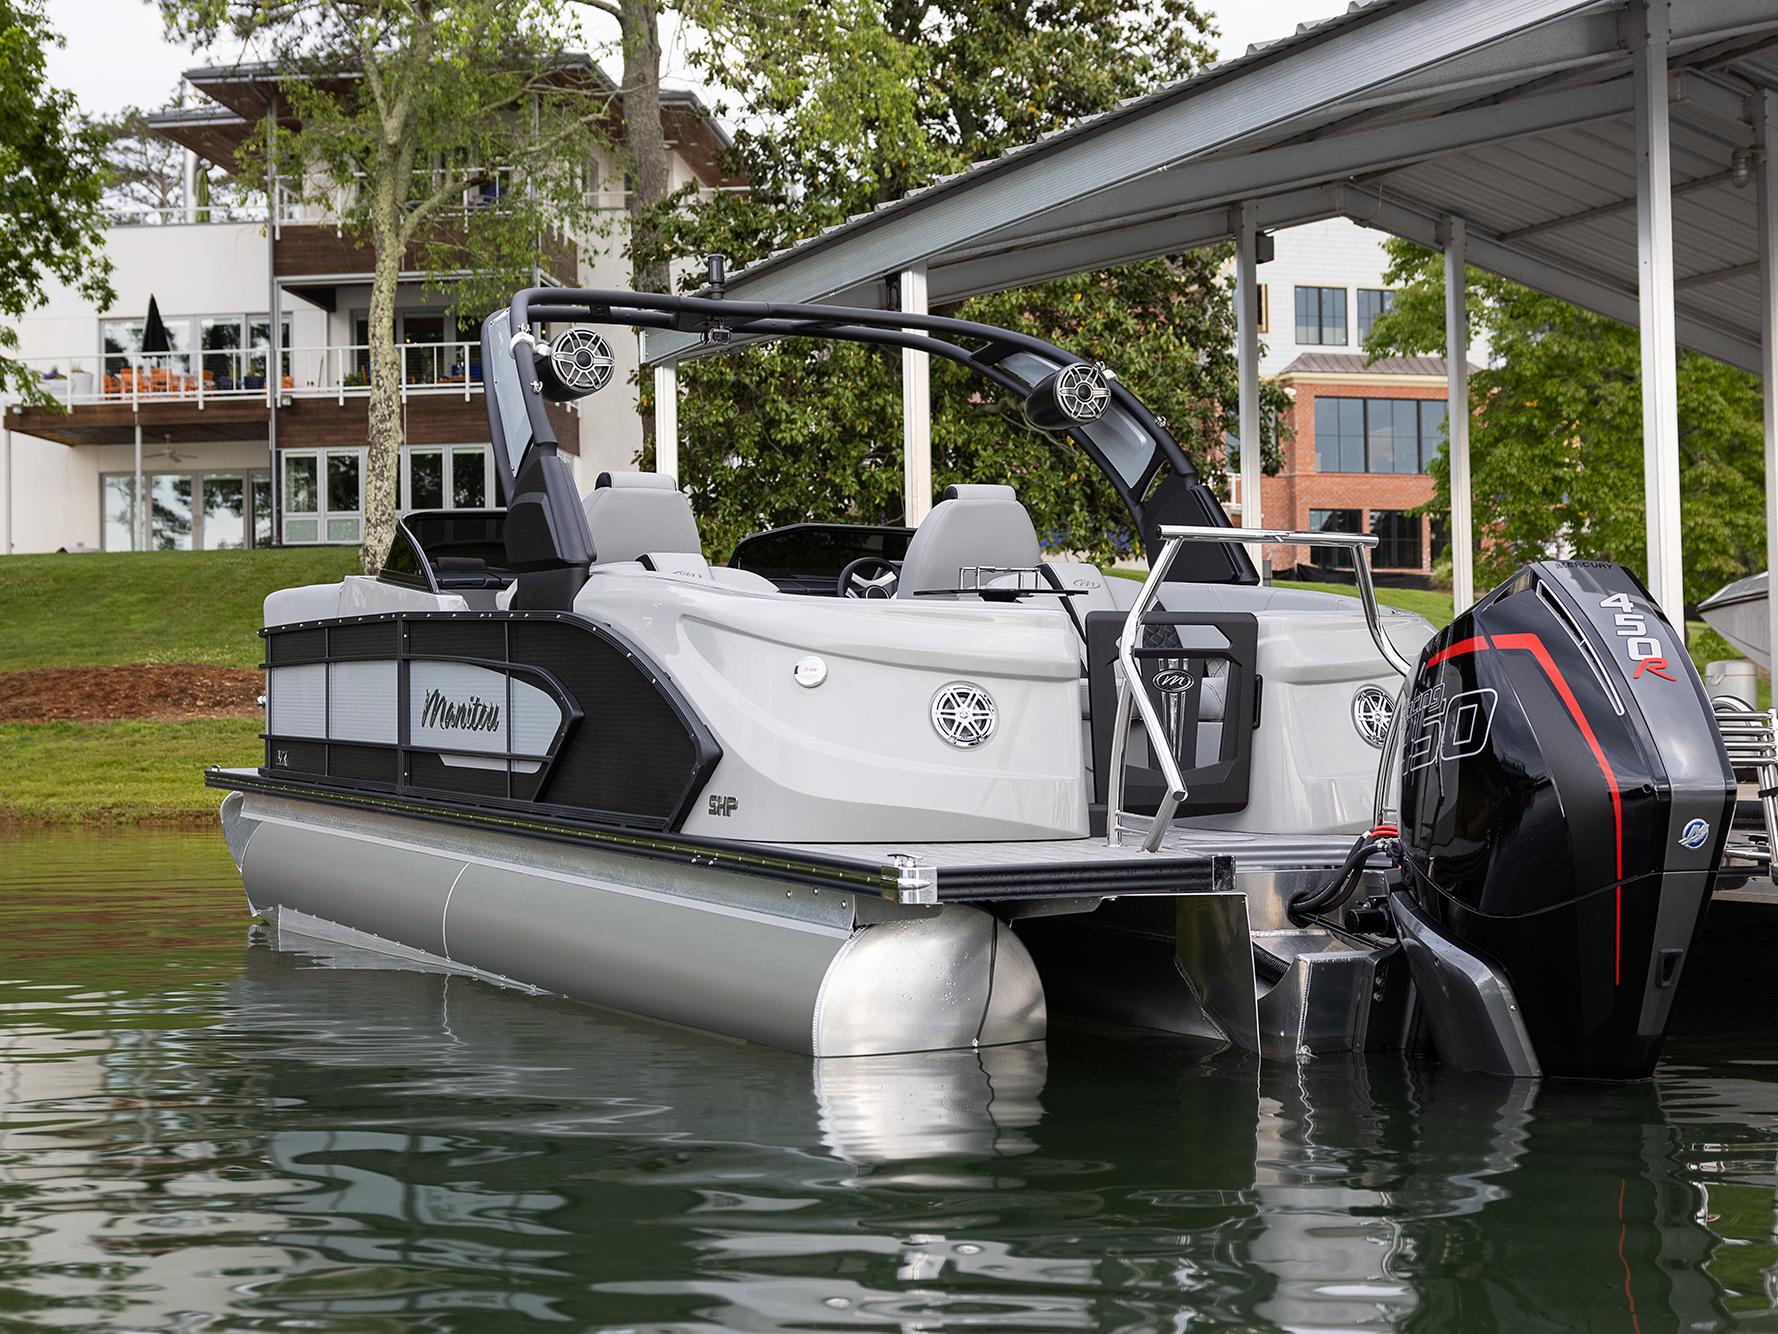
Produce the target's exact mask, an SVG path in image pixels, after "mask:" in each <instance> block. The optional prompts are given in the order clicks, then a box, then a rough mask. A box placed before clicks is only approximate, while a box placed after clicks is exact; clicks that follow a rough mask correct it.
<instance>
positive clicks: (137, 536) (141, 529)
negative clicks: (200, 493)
mask: <svg viewBox="0 0 1778 1334" xmlns="http://www.w3.org/2000/svg"><path fill="white" fill-rule="evenodd" d="M324 480H325V479H324ZM135 486H136V490H135V492H134V495H135V500H134V501H133V502H132V503H131V505H130V517H131V519H132V520H133V522H131V524H130V528H131V529H132V537H131V546H130V550H131V551H147V550H148V497H147V496H145V495H143V494H142V416H141V414H140V413H137V415H136V482H135Z"/></svg>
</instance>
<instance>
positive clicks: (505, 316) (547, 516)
mask: <svg viewBox="0 0 1778 1334" xmlns="http://www.w3.org/2000/svg"><path fill="white" fill-rule="evenodd" d="M708 263H709V269H708V280H707V283H706V286H705V288H704V290H703V292H702V293H700V294H698V295H689V296H686V295H671V294H666V293H656V292H630V291H623V290H620V289H610V290H606V289H576V288H561V287H534V288H529V289H527V290H525V291H522V292H520V293H518V295H516V296H515V297H513V299H512V304H511V305H510V307H508V308H507V309H506V310H501V311H496V312H495V313H494V314H492V315H490V316H489V317H488V318H487V320H486V321H485V322H484V323H483V325H482V362H483V365H484V367H485V368H486V370H485V371H484V379H485V383H486V386H487V390H488V393H487V402H488V423H489V429H490V431H491V433H492V438H493V442H494V454H495V458H496V460H497V461H498V464H499V466H498V468H497V469H496V471H497V472H498V473H499V475H500V486H501V490H502V492H503V495H504V498H505V500H506V506H507V518H506V525H505V533H506V546H507V563H508V565H509V567H510V568H511V569H512V570H513V571H514V572H515V573H516V574H517V575H518V589H517V591H516V593H515V597H514V602H513V606H514V608H515V609H519V610H525V609H530V610H550V609H554V610H565V609H567V608H569V607H571V606H572V605H573V601H574V595H575V594H576V593H577V592H578V591H579V589H580V587H581V585H582V584H584V583H585V582H586V578H587V572H588V569H589V567H590V566H591V564H592V562H593V561H594V560H595V559H596V558H597V552H595V551H594V549H593V541H592V534H591V532H590V531H589V530H588V527H587V523H586V517H585V514H584V512H583V511H582V509H581V501H580V495H579V491H578V489H577V488H576V486H575V483H574V477H573V474H572V472H571V471H570V470H569V468H568V465H567V463H566V462H565V461H564V460H563V459H562V458H561V457H560V456H559V454H558V451H557V442H556V433H555V427H554V426H553V424H552V423H551V421H550V419H549V413H548V404H549V403H551V402H567V401H571V400H573V399H577V398H583V397H585V396H586V395H587V394H588V393H590V392H592V391H593V388H596V387H597V386H593V387H588V386H587V385H586V384H584V383H573V382H571V380H572V379H573V377H572V376H564V375H563V374H561V373H560V371H561V367H562V363H561V361H560V360H559V359H555V358H553V353H554V352H555V348H553V347H552V344H551V339H550V337H549V335H548V333H547V328H548V326H550V325H574V326H582V325H595V326H596V325H609V326H615V327H619V328H630V329H669V330H673V331H675V332H679V333H695V334H698V335H699V336H700V337H701V338H702V339H703V340H704V341H705V343H707V344H710V345H713V346H718V347H721V346H726V345H728V344H730V343H731V342H733V341H735V340H738V339H739V340H747V341H754V340H759V339H768V338H819V339H831V340H835V341H840V342H852V343H870V344H876V345H880V346H885V347H901V348H911V349H913V350H916V351H921V352H927V353H930V354H932V355H933V356H939V357H947V358H949V359H950V360H952V361H955V362H957V363H959V364H961V365H963V366H967V367H969V368H970V369H971V370H973V371H975V372H976V373H977V374H978V375H980V376H982V377H983V378H984V379H986V380H988V381H989V382H991V383H992V384H994V385H996V386H998V387H1000V388H1001V389H1004V390H1006V391H1008V392H1010V393H1012V394H1015V395H1017V396H1018V398H1019V399H1020V400H1021V402H1022V403H1023V404H1024V409H1025V417H1026V420H1027V421H1028V422H1029V424H1030V425H1031V426H1032V427H1033V428H1034V429H1036V430H1040V431H1044V432H1047V433H1049V434H1050V435H1052V436H1054V437H1055V438H1056V439H1057V440H1058V441H1059V442H1061V443H1073V444H1075V445H1078V446H1079V447H1080V448H1081V449H1083V450H1084V451H1085V452H1086V453H1087V455H1088V457H1089V458H1091V459H1092V461H1093V463H1094V464H1095V465H1096V466H1097V467H1098V468H1099V470H1100V471H1101V472H1102V473H1104V475H1105V476H1106V478H1107V479H1108V480H1109V481H1110V483H1111V485H1112V487H1113V488H1114V489H1115V490H1116V492H1117V494H1118V496H1119V498H1120V499H1122V501H1123V502H1124V505H1125V507H1126V508H1127V509H1128V510H1129V513H1130V516H1131V519H1132V520H1133V521H1134V525H1135V531H1136V532H1137V533H1139V534H1141V536H1142V540H1143V543H1144V546H1145V547H1146V549H1147V550H1148V552H1149V554H1150V555H1151V556H1152V555H1153V553H1154V552H1155V550H1157V549H1158V546H1159V538H1158V536H1157V530H1158V528H1159V527H1160V526H1161V525H1162V524H1198V525H1206V524H1208V525H1214V526H1218V527H1227V526H1228V518H1227V516H1226V515H1225V514H1224V513H1223V510H1222V506H1221V504H1220V503H1219V502H1218V501H1217V499H1216V496H1215V494H1214V493H1213V492H1212V491H1211V490H1210V488H1209V487H1207V486H1205V485H1204V484H1203V482H1202V481H1200V479H1199V477H1198V473H1197V470H1196V468H1194V467H1193V466H1192V462H1191V460H1190V459H1189V458H1188V457H1187V456H1186V454H1185V451H1184V450H1182V449H1181V448H1180V447H1179V443H1178V441H1176V440H1175V439H1174V438H1173V436H1172V435H1171V434H1170V433H1169V432H1168V430H1167V428H1166V425H1165V423H1164V422H1162V421H1161V420H1160V419H1159V418H1157V417H1156V416H1155V415H1154V414H1153V413H1151V412H1150V411H1149V410H1148V409H1147V408H1146V407H1144V406H1143V404H1142V403H1141V401H1140V400H1139V399H1137V397H1136V396H1135V395H1134V394H1132V393H1131V392H1130V391H1129V389H1127V388H1126V387H1125V386H1124V385H1123V384H1122V383H1121V382H1120V381H1119V380H1117V379H1116V377H1115V376H1113V375H1111V374H1108V373H1106V372H1105V371H1104V369H1103V368H1102V367H1098V366H1094V365H1091V364H1089V363H1087V362H1085V361H1083V360H1082V359H1081V358H1079V357H1076V356H1074V355H1073V354H1072V353H1069V352H1067V351H1065V350H1064V349H1062V348H1060V347H1057V346H1056V345H1055V344H1053V343H1048V342H1045V341H1043V340H1042V339H1040V338H1033V337H1031V336H1030V335H1028V334H1022V333H1018V332H1015V331H1014V330H1011V329H1001V328H997V327H995V326H994V325H991V324H978V323H975V322H974V321H971V320H959V319H952V318H949V317H947V316H942V315H920V314H914V313H911V312H904V311H893V310H872V309H867V308H863V307H850V306H824V305H800V304H777V303H772V302H761V301H731V300H728V299H727V298H726V297H725V295H724V292H725V289H726V286H727V278H726V264H725V262H724V261H723V259H722V257H721V256H711V257H710V259H709V262H708ZM1083 391H1084V392H1083ZM810 443H811V456H812V466H817V467H819V466H820V442H819V441H812V442H810ZM1163 474H1164V475H1163ZM1177 566H1178V568H1176V569H1175V571H1174V572H1173V574H1172V578H1174V579H1176V580H1180V581H1182V582H1192V583H1238V584H1257V583H1258V582H1259V575H1258V572H1257V571H1256V570H1255V569H1254V567H1253V563H1252V562H1251V560H1249V559H1248V556H1247V554H1246V551H1245V550H1244V549H1243V548H1242V547H1240V546H1238V545H1236V544H1233V543H1228V544H1223V543H1212V544H1207V545H1199V546H1197V547H1195V548H1194V549H1193V550H1192V551H1191V552H1190V553H1189V554H1188V556H1187V557H1186V558H1184V559H1181V560H1180V561H1179V562H1178V563H1177Z"/></svg>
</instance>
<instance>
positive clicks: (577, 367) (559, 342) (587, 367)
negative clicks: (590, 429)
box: [549, 329, 616, 394]
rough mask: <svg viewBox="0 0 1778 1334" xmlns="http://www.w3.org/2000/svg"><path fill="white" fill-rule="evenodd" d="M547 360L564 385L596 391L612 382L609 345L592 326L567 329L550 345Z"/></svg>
mask: <svg viewBox="0 0 1778 1334" xmlns="http://www.w3.org/2000/svg"><path fill="white" fill-rule="evenodd" d="M549 362H550V366H551V368H552V369H553V370H554V371H555V373H556V378H557V379H558V380H560V381H561V382H562V385H563V387H564V388H567V389H572V390H575V391H576V392H578V393H582V394H595V393H597V392H598V391H599V390H601V389H603V388H604V387H605V386H606V385H608V384H610V383H611V373H612V370H613V368H614V367H615V365H616V363H615V361H614V360H613V358H612V355H611V344H610V343H607V342H606V341H605V337H604V335H603V334H600V333H599V332H597V331H596V330H593V329H569V330H568V331H567V332H566V333H562V334H558V335H557V336H556V340H555V341H554V342H553V343H551V344H550V348H549Z"/></svg>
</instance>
